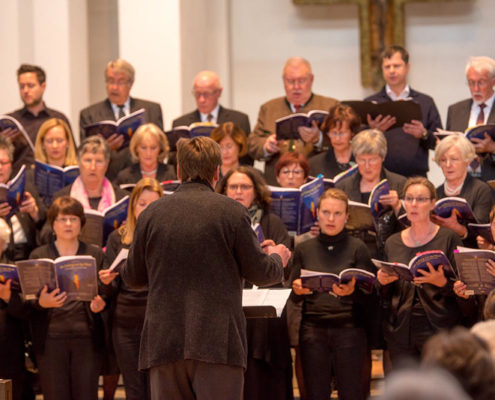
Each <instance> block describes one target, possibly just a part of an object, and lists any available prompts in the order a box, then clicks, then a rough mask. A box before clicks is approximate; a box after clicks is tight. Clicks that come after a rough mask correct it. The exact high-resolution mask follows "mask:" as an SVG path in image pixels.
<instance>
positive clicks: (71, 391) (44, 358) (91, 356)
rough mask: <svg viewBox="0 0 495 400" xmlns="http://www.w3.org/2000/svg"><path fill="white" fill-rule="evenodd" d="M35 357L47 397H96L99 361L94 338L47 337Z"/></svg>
mask: <svg viewBox="0 0 495 400" xmlns="http://www.w3.org/2000/svg"><path fill="white" fill-rule="evenodd" d="M36 359H37V361H38V367H39V371H40V381H41V390H42V392H43V398H44V399H45V400H97V398H98V373H99V370H100V364H99V355H98V353H97V352H96V351H95V350H94V346H93V342H92V340H91V338H89V337H88V338H74V339H51V338H47V339H46V341H45V351H44V353H43V354H39V353H38V354H36Z"/></svg>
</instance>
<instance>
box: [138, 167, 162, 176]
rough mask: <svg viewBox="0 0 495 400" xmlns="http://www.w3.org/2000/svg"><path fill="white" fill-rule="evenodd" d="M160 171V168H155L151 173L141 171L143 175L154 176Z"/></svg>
mask: <svg viewBox="0 0 495 400" xmlns="http://www.w3.org/2000/svg"><path fill="white" fill-rule="evenodd" d="M157 170H158V168H155V169H153V170H151V171H143V170H141V175H153V174H154V173H156V171H157Z"/></svg>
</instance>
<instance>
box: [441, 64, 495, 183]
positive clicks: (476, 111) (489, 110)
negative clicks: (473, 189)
mask: <svg viewBox="0 0 495 400" xmlns="http://www.w3.org/2000/svg"><path fill="white" fill-rule="evenodd" d="M466 78H467V83H468V86H469V91H470V92H471V98H469V99H466V100H462V101H459V102H458V103H455V104H452V105H450V106H449V109H448V111H447V127H446V129H447V130H449V131H460V132H464V131H465V130H466V129H467V128H470V127H473V126H475V125H484V124H494V123H495V107H493V101H494V99H495V93H494V90H493V87H494V86H495V60H494V59H492V58H490V57H471V59H470V60H469V62H468V63H467V65H466ZM472 141H473V144H474V147H475V149H476V153H478V154H479V155H480V156H481V158H479V159H477V160H476V161H475V162H473V163H471V165H470V166H469V169H468V171H469V173H470V174H471V175H472V176H475V177H479V178H481V179H482V180H484V181H487V180H491V179H495V141H493V140H492V139H491V137H490V136H489V135H488V134H485V138H484V139H476V138H475V139H473V140H472ZM479 161H481V163H480V162H479Z"/></svg>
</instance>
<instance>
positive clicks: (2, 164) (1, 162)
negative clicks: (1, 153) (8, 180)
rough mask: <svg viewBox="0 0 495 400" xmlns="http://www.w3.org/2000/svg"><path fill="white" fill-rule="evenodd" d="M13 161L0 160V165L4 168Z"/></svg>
mask: <svg viewBox="0 0 495 400" xmlns="http://www.w3.org/2000/svg"><path fill="white" fill-rule="evenodd" d="M11 162H12V161H10V160H0V165H1V166H2V167H4V166H5V165H9V164H10V163H11Z"/></svg>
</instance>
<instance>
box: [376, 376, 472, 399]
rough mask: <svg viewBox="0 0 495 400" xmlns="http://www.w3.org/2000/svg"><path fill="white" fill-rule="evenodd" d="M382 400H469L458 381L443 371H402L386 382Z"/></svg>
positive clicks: (389, 377)
mask: <svg viewBox="0 0 495 400" xmlns="http://www.w3.org/2000/svg"><path fill="white" fill-rule="evenodd" d="M379 399H380V400H468V399H470V397H469V396H468V395H467V394H466V392H465V391H464V390H463V389H462V387H461V385H460V384H459V383H458V382H457V380H456V379H455V378H454V377H453V376H452V375H450V374H449V373H447V372H446V371H445V370H441V369H437V368H435V369H430V368H428V369H419V370H417V369H414V370H413V369H402V370H397V371H395V372H392V373H391V374H390V375H388V376H387V378H386V380H385V388H384V390H383V394H382V396H380V397H379Z"/></svg>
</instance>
